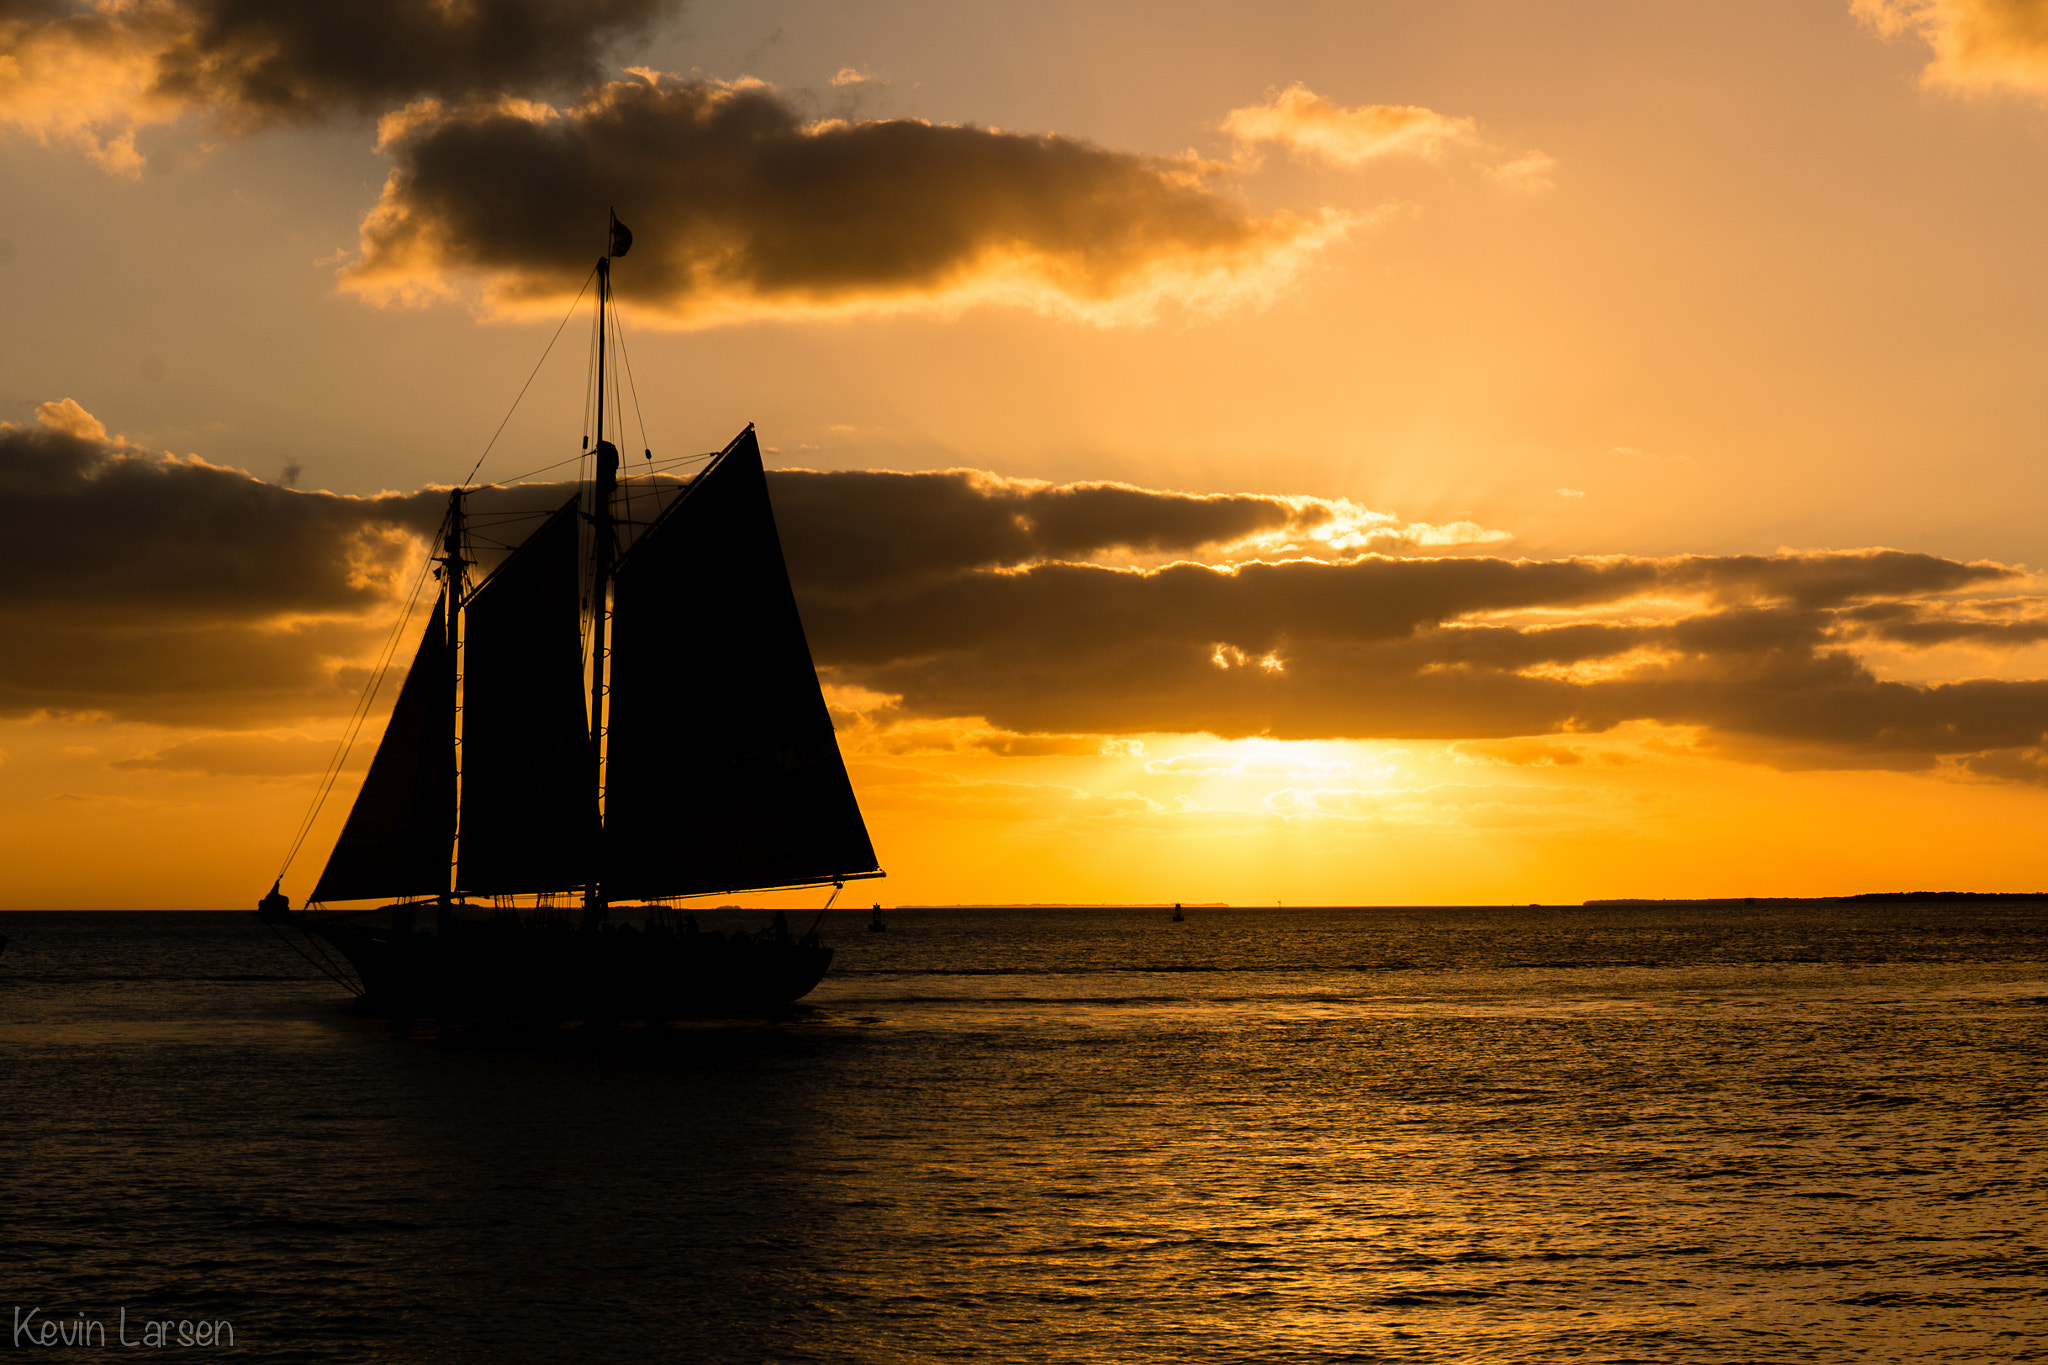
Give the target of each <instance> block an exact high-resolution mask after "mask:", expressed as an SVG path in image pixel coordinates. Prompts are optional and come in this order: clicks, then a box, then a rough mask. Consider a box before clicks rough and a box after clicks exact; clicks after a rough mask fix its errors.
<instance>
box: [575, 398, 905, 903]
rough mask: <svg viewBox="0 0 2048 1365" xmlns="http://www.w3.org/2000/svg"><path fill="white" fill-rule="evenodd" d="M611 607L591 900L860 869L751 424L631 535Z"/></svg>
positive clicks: (816, 879)
mask: <svg viewBox="0 0 2048 1365" xmlns="http://www.w3.org/2000/svg"><path fill="white" fill-rule="evenodd" d="M613 602H614V607H613V615H612V629H613V638H612V648H611V688H610V699H611V716H610V723H609V731H610V742H609V746H608V756H607V760H606V769H605V824H604V887H605V894H606V896H607V897H608V898H611V899H615V900H616V899H623V898H630V897H646V896H672V895H691V894H697V893H703V892H716V891H733V890H743V889H747V888H750V887H766V886H793V885H807V884H818V883H824V882H830V881H835V880H839V879H841V878H844V877H854V876H862V875H872V874H873V873H874V872H875V871H876V865H875V850H874V846H873V844H872V843H870V842H869V839H868V833H867V826H866V825H865V823H864V822H863V821H862V820H861V814H860V807H859V805H858V804H857V803H856V802H855V800H854V795H853V787H852V784H851V783H850V782H848V780H847V776H846V765H845V763H844V762H843V761H842V760H841V758H840V755H839V743H838V739H837V737H836V736H835V735H834V734H833V731H832V720H831V717H830V716H829V715H828V714H827V712H826V710H825V699H824V696H823V695H822V693H821V692H820V691H819V688H818V675H817V672H816V670H815V668H814V667H813V666H812V663H811V652H810V647H809V645H808V644H807V643H806V641H805V639H804V629H803V621H802V619H801V617H799V615H798V614H797V607H796V598H795V595H794V594H793V593H792V592H791V591H790V586H789V573H788V570H787V569H786V568H785V567H784V565H783V560H782V544H781V541H780V539H779V538H778V536H777V535H776V531H775V516H774V512H773V510H772V508H771V506H770V504H769V500H768V482H767V478H766V476H765V474H764V472H763V470H762V467H761V451H760V447H759V445H758V444H757V443H756V441H755V438H754V434H753V432H752V431H751V430H749V431H747V432H746V433H744V434H743V435H742V436H741V437H740V439H739V440H738V441H736V442H735V443H734V444H733V446H732V447H731V448H729V449H728V450H727V451H726V453H725V454H724V455H723V456H722V457H721V458H720V459H719V460H718V461H717V462H716V463H714V464H713V465H712V466H711V467H710V468H709V469H707V470H706V471H705V472H704V473H703V474H701V475H700V476H699V477H698V479H697V481H696V482H695V483H694V484H692V485H691V487H690V489H689V490H688V491H687V492H686V493H685V494H684V495H683V496H682V498H681V500H680V501H679V502H678V503H677V505H675V506H674V507H672V508H671V509H670V510H669V512H668V513H667V514H666V515H665V516H664V517H663V518H662V520H661V521H660V523H659V524H658V525H656V526H655V527H654V528H653V529H651V530H650V531H649V532H648V533H647V534H646V535H645V536H644V537H643V538H642V539H641V540H640V542H639V543H638V544H636V545H635V546H634V547H633V549H632V552H631V554H630V555H629V556H628V557H627V559H626V562H625V564H624V566H623V567H622V568H621V569H620V571H619V573H618V577H617V580H616V585H615V590H614V595H613Z"/></svg>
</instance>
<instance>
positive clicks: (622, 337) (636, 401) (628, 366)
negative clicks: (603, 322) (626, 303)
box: [612, 307, 654, 462]
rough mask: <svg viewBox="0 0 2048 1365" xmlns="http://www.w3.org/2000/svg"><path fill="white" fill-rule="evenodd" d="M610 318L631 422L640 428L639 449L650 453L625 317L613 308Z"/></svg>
mask: <svg viewBox="0 0 2048 1365" xmlns="http://www.w3.org/2000/svg"><path fill="white" fill-rule="evenodd" d="M612 318H613V321H614V323H615V324H616V325H617V327H618V329H619V359H620V360H621V361H622V362H624V364H623V368H624V369H625V371H626V391H627V392H628V393H630V394H632V395H633V420H634V422H636V423H637V424H638V425H639V427H640V448H641V449H642V450H645V451H652V450H653V449H654V443H653V442H651V441H649V440H648V439H647V418H646V417H645V416H644V415H642V413H641V411H640V386H639V385H638V384H636V383H634V382H633V357H632V356H631V355H629V354H627V352H626V319H625V315H624V314H623V313H621V312H619V310H618V309H617V308H616V307H615V308H613V309H612ZM620 408H621V411H620V413H619V425H620V426H624V425H625V424H626V415H625V412H624V404H621V405H620ZM650 462H651V461H650Z"/></svg>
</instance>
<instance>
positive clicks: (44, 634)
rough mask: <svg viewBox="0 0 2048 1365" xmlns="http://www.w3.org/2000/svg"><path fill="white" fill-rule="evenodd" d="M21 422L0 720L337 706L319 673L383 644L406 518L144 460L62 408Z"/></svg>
mask: <svg viewBox="0 0 2048 1365" xmlns="http://www.w3.org/2000/svg"><path fill="white" fill-rule="evenodd" d="M37 417H38V420H39V425H38V426H34V427H23V426H17V425H13V424H0V582H5V583H6V584H7V592H6V594H5V596H4V597H0V630H4V631H5V632H6V635H7V638H8V641H9V646H8V648H7V649H6V650H5V651H0V714H17V715H18V714H22V713H25V712H33V711H37V710H41V709H52V710H64V711H107V712H110V713H113V714H118V715H123V716H127V717H130V718H137V719H163V720H172V721H189V720H190V719H192V718H193V717H194V716H195V715H199V714H210V713H211V712H212V711H213V710H215V709H219V708H226V709H227V710H228V711H230V712H232V713H234V714H237V715H245V716H253V715H257V714H271V713H274V708H276V707H279V706H283V707H285V708H287V710H288V711H290V710H296V711H298V712H308V711H318V710H321V709H337V708H338V709H342V710H345V709H346V708H347V704H348V703H347V697H348V695H349V691H348V689H347V688H345V687H343V686H341V685H340V683H339V681H338V679H337V676H336V674H335V671H334V665H335V663H336V661H337V660H339V659H345V658H348V657H351V656H354V655H359V654H361V653H362V652H363V651H364V650H365V649H366V648H368V647H369V646H370V644H371V643H372V642H373V640H374V639H375V638H376V637H378V636H381V634H382V633H383V622H381V621H379V622H377V623H375V624H374V625H373V624H371V623H370V622H369V621H368V619H367V617H368V616H370V615H381V614H384V613H387V612H388V608H389V603H390V599H391V596H392V593H393V591H394V585H395V584H396V583H397V582H398V581H399V579H400V578H401V577H404V576H405V575H407V574H408V573H409V572H410V570H411V564H410V558H411V548H412V544H413V541H412V539H411V537H410V534H409V533H408V531H407V529H406V528H405V527H404V526H403V525H402V524H401V523H402V521H403V518H404V516H405V514H406V513H407V512H409V511H410V508H409V507H408V505H406V504H404V503H403V502H402V501H401V500H397V499H360V498H344V497H338V496H336V495H334V494H325V493H323V494H301V493H293V492H290V491H288V490H286V489H283V488H279V487H276V486H274V485H271V484H266V483H264V482H262V481H260V480H258V479H255V478H252V477H251V476H249V475H248V474H245V473H243V472H241V471H239V470H233V469H224V468H221V467H220V466H217V465H211V464H208V463H206V462H205V461H204V460H201V459H199V458H197V457H196V456H195V457H185V458H179V457H175V456H169V455H164V454H160V453H153V452H149V451H145V450H142V449H140V448H137V447H134V446H131V445H129V444H127V443H126V442H123V441H118V440H111V439H109V438H108V437H107V436H106V429H105V427H104V426H102V425H101V423H100V422H99V421H98V420H97V419H95V418H94V417H93V416H92V415H91V414H90V413H88V412H86V411H85V409H84V408H82V407H80V406H79V405H78V404H77V403H76V402H74V401H72V400H70V399H64V400H62V401H60V402H55V403H45V404H43V405H42V406H41V407H40V408H38V409H37ZM243 723H249V722H248V720H246V719H245V720H244V721H243Z"/></svg>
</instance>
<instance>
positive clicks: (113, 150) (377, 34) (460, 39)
mask: <svg viewBox="0 0 2048 1365" xmlns="http://www.w3.org/2000/svg"><path fill="white" fill-rule="evenodd" d="M674 8H675V4H674V0H450V2H447V3H443V2H442V0H349V3H347V4H321V3H307V2H306V0H132V3H116V2H115V0H96V2H95V3H52V2H50V0H5V3H0V59H4V63H5V66H6V68H7V75H8V80H7V81H6V82H5V83H4V85H0V122H6V123H11V124H13V125H14V126H15V127H17V128H20V129H22V130H23V131H25V132H29V133H31V134H33V135H35V136H37V137H40V138H42V139H43V140H45V141H52V140H55V141H64V142H70V143H72V144H74V145H77V146H80V147H83V148H84V149H85V150H87V151H88V152H90V153H91V154H92V155H93V156H94V157H95V158H96V159H98V160H99V161H100V162H101V163H102V164H104V165H106V166H107V167H108V168H109V169H113V170H120V171H125V172H129V173H133V172H135V171H137V170H139V169H140V167H141V164H142V163H141V157H140V156H139V155H138V154H137V152H136V150H135V134H136V132H137V130H138V129H140V128H144V127H147V126H149V125H151V124H157V123H167V122H171V121H173V120H175V119H177V118H179V117H181V116H182V115H183V114H185V113H186V112H188V111H194V110H196V111H199V112H201V113H203V114H204V115H205V116H206V117H207V118H208V120H209V121H210V122H212V123H213V124H214V125H215V126H217V127H221V128H227V129H231V130H245V129H250V128H255V127H261V126H265V125H268V124H274V123H305V122H310V121H312V120H316V119H320V118H324V117H326V116H328V115H331V114H335V113H340V112H347V113H356V114H370V113H378V112H381V111H383V110H386V109H389V108H391V107H393V106H394V105H397V104H402V103H404V102H406V101H409V100H415V99H419V98H422V97H427V98H434V99H441V100H452V101H469V100H476V99H492V98H497V97H500V96H505V95H517V94H541V93H546V92H551V91H556V90H573V89H579V88H581V87H583V86H585V85H587V84H589V83H590V82H592V81H595V80H597V79H599V77H600V76H601V74H602V72H603V70H604V64H603V62H602V61H601V57H602V56H603V54H604V53H605V52H607V51H608V50H609V49H611V48H613V47H615V46H617V45H618V44H620V43H621V42H622V41H624V40H628V39H631V38H634V37H637V36H640V35H643V34H645V33H646V32H647V31H648V30H649V29H650V28H651V27H652V26H653V24H654V23H655V22H656V21H657V20H659V19H660V18H661V17H662V16H663V15H664V14H666V13H668V12H670V11H671V10H673V9H674Z"/></svg>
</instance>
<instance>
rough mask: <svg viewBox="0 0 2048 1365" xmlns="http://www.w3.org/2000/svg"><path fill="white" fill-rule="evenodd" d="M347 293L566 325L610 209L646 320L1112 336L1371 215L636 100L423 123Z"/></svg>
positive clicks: (878, 123)
mask: <svg viewBox="0 0 2048 1365" xmlns="http://www.w3.org/2000/svg"><path fill="white" fill-rule="evenodd" d="M381 145H382V147H383V149H384V150H385V151H386V152H387V153H389V154H390V155H391V156H392V157H393V159H394V160H395V161H396V163H397V164H396V166H395V167H394V169H393V170H392V172H391V174H390V177H389V179H388V180H387V181H386V183H385V186H384V191H383V197H382V199H381V200H380V202H379V203H378V205H377V207H376V209H375V210H374V211H373V212H372V213H371V214H370V215H369V217H368V218H367V219H366V220H365V222H364V225H363V230H362V251H361V258H360V260H359V261H358V262H357V263H356V264H355V265H354V266H353V267H351V268H350V269H349V270H348V272H347V273H346V275H345V283H346V285H347V287H349V288H351V289H354V290H356V291H357V292H359V293H361V294H363V295H365V296H367V297H370V298H372V299H375V300H379V301H387V300H401V301H423V300H426V299H431V298H439V297H447V296H450V295H453V294H456V293H457V292H459V291H460V290H461V289H462V288H463V287H464V286H469V287H473V288H475V289H477V290H479V291H480V292H481V296H482V298H483V300H484V301H485V303H486V306H488V307H490V308H492V309H496V310H501V311H521V310H531V309H536V308H538V309H541V310H544V311H559V310H560V308H561V306H562V305H563V304H564V303H565V302H566V301H567V300H568V299H569V298H571V297H573V296H574V295H575V293H576V292H577V290H578V289H579V288H580V287H581V285H582V284H583V281H584V280H585V278H586V277H587V275H588V273H589V271H590V267H591V262H592V261H593V260H594V259H595V258H596V257H597V255H598V254H599V253H600V251H601V239H600V235H599V229H601V227H602V224H597V225H596V226H593V220H592V219H591V218H590V214H589V211H588V206H589V205H591V204H600V205H602V204H609V205H612V206H614V207H615V208H616V209H617V210H618V214H619V216H620V218H622V219H624V220H625V221H626V222H628V223H630V224H632V225H633V227H634V230H635V233H636V236H635V240H634V246H633V255H632V257H631V258H630V260H628V261H627V262H625V263H624V264H622V265H621V266H620V267H619V269H618V271H617V275H616V279H617V281H618V287H619V290H620V293H621V296H622V297H625V298H628V299H630V300H632V301H633V302H634V304H635V305H636V306H637V308H638V310H639V313H640V316H641V317H643V318H647V319H656V320H660V321H663V322H666V323H668V324H671V325H677V326H701V325H708V324H716V323H722V322H729V321H735V320H740V319H748V318H758V317H764V316H815V315H845V314H851V313H862V312H892V311H904V310H931V309H937V310H952V309H957V308H959V307H962V306H965V305H968V304H972V303H980V302H1000V303H1010V304H1015V305H1021V306H1025V307H1030V308H1034V309H1038V310H1040V311H1044V312H1048V313H1053V314H1059V315H1065V316H1072V317H1079V318H1084V319H1088V320H1093V321H1097V322H1116V321H1129V320H1134V319H1141V318H1145V317H1149V316H1151V315H1152V314H1153V313H1154V312H1155V311H1156V310H1157V309H1158V308H1159V307H1160V306H1161V305H1162V304H1163V303H1166V302H1168V301H1169V300H1170V301H1172V302H1174V303H1175V304H1176V305H1181V306H1187V307H1192V308H1196V309H1202V308H1213V307H1220V306H1223V305H1226V304H1231V303H1238V302H1243V301H1246V300H1260V299H1264V298H1266V297H1269V296H1271V295H1272V294H1273V293H1274V292H1275V291H1277V290H1278V289H1279V288H1280V287H1282V286H1283V285H1284V284H1285V283H1286V282H1287V281H1288V280H1290V279H1291V278H1292V277H1293V276H1294V275H1295V274H1296V273H1297V272H1298V271H1299V270H1300V268H1301V267H1302V266H1303V265H1304V264H1305V262H1306V261H1307V260H1308V259H1309V258H1310V257H1311V256H1313V255H1314V253H1315V252H1316V251H1318V250H1319V249H1321V248H1322V247H1323V246H1325V245H1327V244H1328V243H1329V242H1331V241H1333V240H1334V239H1335V238H1336V237H1338V236H1340V235H1341V234H1342V233H1343V232H1344V231H1345V230H1346V229H1347V228H1348V227H1349V226H1350V225H1351V220H1350V219H1348V218H1345V217H1344V216H1342V215H1339V214H1336V213H1333V212H1325V213H1322V214H1319V215H1316V216H1313V217H1306V218H1304V217H1300V216H1296V215H1292V214H1286V213H1280V214H1274V215H1271V216H1267V217H1258V216H1255V215H1253V214H1251V213H1250V212H1249V211H1248V210H1246V209H1245V208H1244V207H1243V206H1242V205H1241V204H1239V203H1238V202H1237V201H1235V200H1234V199H1231V198H1229V197H1227V196H1225V195H1223V194H1222V193H1220V192H1219V191H1218V190H1217V188H1216V186H1215V183H1214V182H1215V179H1216V176H1217V175H1218V174H1219V168H1217V167H1214V166H1211V165H1207V164H1205V163H1201V162H1198V161H1196V160H1194V159H1192V158H1160V157H1151V156H1141V155H1138V154H1135V153H1130V152H1117V151H1110V150H1107V149H1104V148H1101V147H1097V146H1095V145H1093V144H1091V143H1087V142H1083V141H1079V140H1077V139H1073V138H1066V137H1059V136H1055V135H1049V134H1021V133H1006V132H1000V131H997V130H994V129H987V128H977V127H972V126H960V125H949V124H936V123H926V122H922V121H920V120H916V119H877V120H868V121H861V122H847V121H844V120H837V119H828V120H823V121H817V122H807V121H806V120H805V119H804V117H803V116H802V115H801V114H800V113H799V112H798V111H797V109H796V108H795V107H794V106H793V105H792V104H791V103H790V102H789V101H788V100H786V99H785V98H784V97H783V96H781V95H779V94H778V93H776V92H775V91H773V90H771V89H770V88H768V87H767V86H765V85H762V84H760V83H759V82H753V81H738V82H721V81H704V80H692V81H677V80H673V79H670V78H666V77H656V76H654V75H652V74H651V73H650V74H649V75H648V77H647V78H646V79H642V80H635V81H620V82H615V83H612V84H609V85H605V86H602V87H600V88H598V89H597V90H595V91H593V92H592V93H591V94H590V95H589V96H588V97H587V98H586V99H585V100H584V101H583V102H581V103H579V104H576V105H573V106H571V107H569V108H567V109H561V110H557V109H555V108H552V107H548V106H542V105H535V104H530V103H524V102H519V103H512V102H498V103H492V104H470V105H462V106H456V105H446V104H442V103H436V102H428V103H423V104H420V105H416V106H414V107H412V108H410V109H408V110H406V111H404V112H403V113H401V114H395V115H392V116H391V117H390V118H388V119H387V120H386V121H385V124H384V132H383V139H382V144H381Z"/></svg>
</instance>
